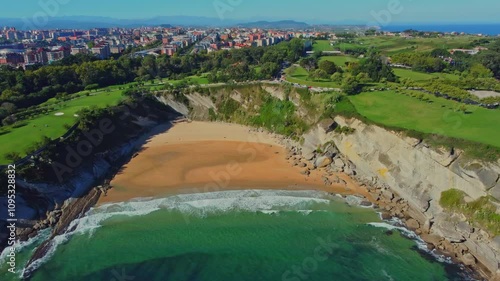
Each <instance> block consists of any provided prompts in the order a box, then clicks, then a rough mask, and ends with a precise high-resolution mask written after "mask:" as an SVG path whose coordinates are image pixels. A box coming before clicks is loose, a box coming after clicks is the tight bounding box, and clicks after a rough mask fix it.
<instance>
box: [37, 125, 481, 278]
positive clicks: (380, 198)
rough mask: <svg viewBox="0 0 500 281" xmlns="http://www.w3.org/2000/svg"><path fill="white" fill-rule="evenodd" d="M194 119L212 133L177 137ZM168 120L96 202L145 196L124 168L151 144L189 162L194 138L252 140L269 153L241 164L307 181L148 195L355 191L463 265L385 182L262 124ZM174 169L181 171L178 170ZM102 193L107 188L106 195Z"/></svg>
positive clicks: (182, 188)
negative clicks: (337, 166)
mask: <svg viewBox="0 0 500 281" xmlns="http://www.w3.org/2000/svg"><path fill="white" fill-rule="evenodd" d="M193 124H194V125H197V126H201V127H205V130H207V131H210V133H209V134H210V135H208V136H205V138H199V133H200V132H202V133H203V131H199V130H182V132H183V133H187V134H186V135H184V137H180V138H179V135H178V134H171V133H172V132H173V131H174V130H173V129H174V128H176V127H177V128H179V125H180V127H181V128H184V129H186V128H188V126H186V125H193ZM172 125H174V127H172V128H171V129H169V130H168V131H166V132H164V133H159V130H157V127H155V129H154V130H153V131H155V132H154V133H153V132H150V133H148V135H150V136H152V137H151V138H148V141H147V142H146V143H145V144H144V146H143V148H142V149H138V150H134V151H136V152H133V151H132V154H133V156H132V155H130V158H129V159H130V162H129V163H128V164H124V165H122V166H121V169H119V170H115V173H114V178H113V180H112V181H111V186H112V188H111V189H109V190H105V188H102V187H101V186H99V187H93V188H91V189H90V191H89V192H92V191H93V190H99V191H101V190H102V191H104V192H103V193H102V194H101V195H100V198H99V199H98V200H97V201H96V203H95V206H98V205H104V204H108V203H113V202H124V200H125V201H126V200H131V199H134V198H146V197H148V196H147V195H146V196H145V195H144V193H142V192H144V190H138V191H136V192H135V193H134V192H133V190H132V191H131V190H127V189H128V188H130V187H127V186H122V185H121V182H122V181H126V177H125V174H126V173H127V171H129V170H127V169H131V165H130V164H134V163H133V162H135V161H138V162H137V163H139V164H141V163H143V161H144V160H145V159H147V157H146V156H148V155H149V156H148V157H160V158H161V155H162V154H161V153H160V154H158V153H156V152H157V150H155V149H160V150H161V148H162V147H164V149H165V147H167V148H166V151H163V152H164V154H163V155H165V153H167V154H168V152H169V151H168V150H169V149H179V148H182V149H183V150H184V152H183V153H180V155H178V157H180V158H181V159H182V158H183V157H184V158H185V159H184V161H186V160H189V161H191V162H192V161H199V159H200V158H199V157H192V156H191V157H187V158H186V154H188V153H190V152H192V150H191V148H190V147H189V146H191V147H192V145H196V144H200V143H201V144H203V145H209V146H210V145H216V146H217V144H219V146H218V147H219V148H221V149H222V148H225V149H227V148H228V147H226V146H227V145H228V144H232V147H233V151H234V147H235V145H236V148H237V146H239V145H241V144H246V145H249V144H250V145H252V146H253V147H254V148H255V149H262V151H264V152H271V153H268V154H269V155H270V157H267V158H266V157H264V158H262V155H261V158H259V157H258V156H257V157H255V159H251V160H252V161H250V162H248V163H247V162H245V161H243V162H241V161H240V162H241V165H245V164H248V165H255V164H256V163H257V164H259V163H260V164H262V163H265V162H266V161H268V163H267V166H266V165H264V166H263V167H264V169H263V170H266V169H270V167H271V168H276V167H277V166H273V165H271V166H270V165H269V162H270V163H273V164H274V162H273V161H278V160H279V159H281V162H279V164H280V165H283V164H284V166H279V167H282V168H284V169H285V174H286V175H289V176H291V178H292V179H296V177H297V176H298V177H299V178H301V180H303V182H302V183H304V182H305V183H306V184H304V185H293V184H292V185H287V183H289V182H287V181H283V180H281V181H276V182H274V183H268V185H269V186H267V188H264V187H262V186H259V187H257V188H256V187H255V186H254V185H255V184H256V183H258V182H256V181H253V182H250V183H247V184H248V186H245V185H244V184H242V185H240V186H237V185H238V184H237V182H238V180H239V181H240V183H245V179H244V177H243V178H240V177H241V175H240V176H238V175H236V177H235V178H233V180H231V184H229V185H226V186H224V185H222V186H219V187H217V186H214V185H208V184H210V183H212V184H213V183H214V180H213V179H212V178H208V179H209V180H208V181H207V177H205V181H200V182H198V183H197V185H196V184H194V183H190V184H189V185H186V184H182V185H179V184H178V182H177V185H176V183H173V184H170V185H168V184H166V185H165V184H164V185H160V187H163V188H166V190H164V192H163V193H158V192H157V191H156V192H153V193H152V194H150V195H152V196H153V197H154V196H165V195H175V194H186V193H196V192H198V193H200V192H214V191H225V190H244V189H268V190H269V189H276V190H320V191H327V192H330V193H335V194H340V195H357V196H360V197H363V198H364V199H363V200H364V202H366V203H367V202H368V201H369V202H370V203H372V204H373V206H372V208H373V209H374V211H380V212H381V213H382V214H383V215H382V219H383V220H384V221H386V220H389V219H390V218H392V217H400V218H401V215H403V214H404V215H406V217H405V218H406V220H405V225H406V228H407V229H409V230H412V231H415V232H416V233H417V234H418V235H419V237H421V238H422V239H423V240H424V241H425V242H426V243H427V244H428V246H429V249H430V248H431V247H434V248H435V249H436V250H437V251H438V253H439V254H442V255H444V256H446V257H449V258H451V259H452V260H453V263H455V264H459V265H462V266H465V265H463V263H461V262H460V261H459V260H457V259H456V258H454V256H453V252H452V251H449V250H448V249H445V248H443V241H444V240H443V238H442V237H438V238H439V239H437V240H436V237H435V235H433V236H430V237H429V235H425V233H419V232H418V231H416V229H415V228H412V227H411V226H410V225H409V224H408V220H409V219H411V218H412V215H411V213H413V212H411V210H410V207H409V205H408V202H407V201H406V200H404V199H403V198H401V197H398V196H397V195H396V194H395V193H393V192H389V193H388V192H387V191H390V188H389V187H387V186H378V185H377V184H376V183H371V182H365V181H364V180H363V179H362V178H360V177H358V176H356V175H353V174H350V176H349V175H348V173H347V172H346V173H344V172H338V171H332V169H330V165H326V167H324V168H321V167H315V166H316V165H315V164H317V163H315V162H317V160H318V158H316V157H313V158H312V159H311V158H309V159H306V158H305V157H304V156H303V155H302V152H301V149H299V147H300V145H299V144H297V143H295V142H293V141H292V140H289V139H287V138H285V137H282V136H278V135H275V134H271V133H267V132H265V131H263V130H262V129H255V128H250V127H246V126H241V125H235V124H228V123H212V122H192V123H191V122H189V123H188V122H179V123H176V122H172ZM213 126H216V127H220V126H222V127H224V128H233V130H236V131H238V132H246V134H250V135H252V134H253V137H250V138H243V139H242V138H241V135H238V134H236V135H233V134H229V133H228V132H227V131H224V134H223V136H222V140H221V139H220V136H219V137H218V138H219V139H217V138H216V136H215V135H216V131H212V129H213ZM160 127H161V126H160ZM174 132H175V131H174ZM205 133H206V132H205ZM219 133H220V132H219ZM246 136H248V135H246ZM256 140H257V141H262V143H258V142H255V141H256ZM220 144H223V145H222V146H221V145H220ZM229 147H231V145H229ZM151 148H153V149H151ZM148 150H149V152H148ZM160 152H161V151H160ZM236 152H238V150H236ZM276 152H278V153H276ZM182 154H184V155H182ZM257 154H258V153H257ZM205 156H206V155H205ZM212 156H213V155H212ZM234 156H235V155H234V154H233V157H234ZM236 156H237V155H236ZM243 156H245V155H243ZM339 156H340V157H342V156H341V155H340V154H338V155H337V156H336V157H337V159H338V157H339ZM142 157H145V158H144V159H141V158H142ZM239 157H242V156H241V155H240V156H239ZM306 157H307V156H306ZM174 158H175V157H174ZM202 158H203V157H202ZM270 159H271V160H270ZM163 160H164V159H163ZM170 160H172V159H170ZM177 160H179V158H177ZM236 160H237V158H236ZM333 160H335V159H333ZM344 160H345V159H344ZM218 161H219V162H220V159H218ZM160 162H163V161H160ZM167 162H168V163H170V165H172V163H173V162H172V161H167ZM216 162H217V161H216ZM226 162H227V161H226ZM345 162H346V163H347V166H346V167H345V169H351V167H350V166H349V163H350V162H349V161H348V160H345ZM236 163H238V162H237V161H236ZM313 163H314V164H313ZM212 164H213V163H212ZM218 164H219V165H212V167H216V169H215V172H221V171H224V168H226V169H227V166H226V167H224V166H223V165H222V166H221V165H220V163H218ZM320 164H321V163H320ZM330 164H332V166H333V164H334V163H331V162H330ZM176 166H177V168H179V166H180V165H176ZM202 166H203V165H202ZM137 167H141V165H137ZM244 167H245V168H247V166H244ZM142 168H145V167H142ZM132 169H133V167H132ZM345 169H342V170H345ZM146 170H147V169H146ZM181 170H182V169H181ZM244 171H245V169H244ZM249 171H250V172H246V173H241V174H243V175H245V174H247V175H251V176H252V177H255V173H253V170H252V169H249ZM139 172H140V170H139ZM184 172H185V174H189V175H193V174H194V175H198V176H199V175H200V174H203V172H205V173H206V172H207V170H203V169H201V168H200V167H194V168H191V169H189V171H184ZM177 175H179V173H178V174H177ZM160 176H163V177H164V176H165V175H160ZM146 178H147V177H146ZM189 178H191V177H189ZM234 179H237V180H236V181H235V180H234ZM311 179H313V180H311ZM178 180H179V179H178ZM267 180H268V181H269V177H268V178H267ZM215 182H216V181H215ZM149 183H152V182H151V181H150V182H149ZM144 184H146V185H147V184H148V183H144ZM273 184H274V187H273V188H272V187H271V186H270V185H273ZM295 184H296V183H295ZM261 185H262V184H261ZM207 186H208V187H209V188H207V189H206V190H205V187H207ZM143 187H144V185H143ZM156 187H158V186H156ZM123 188H125V190H122V191H121V193H122V194H121V195H119V193H120V189H123ZM214 188H215V189H214ZM139 189H140V188H139ZM106 193H108V194H107V195H106ZM117 193H118V194H117ZM149 197H151V196H149ZM343 197H345V196H343ZM398 205H399V206H398ZM395 206H396V208H397V209H399V210H400V213H399V214H398V213H397V212H396V211H395ZM65 207H66V208H64V209H63V210H62V213H63V214H64V213H65V212H72V207H73V204H68V205H67V206H65ZM90 207H92V206H90ZM409 214H410V215H409ZM79 215H84V214H83V213H81V214H79ZM415 219H417V217H415ZM69 223H71V221H69V222H67V225H65V226H64V225H63V226H61V227H62V228H65V227H67V226H68V225H69ZM48 241H50V240H48ZM431 245H433V246H431ZM40 253H42V252H40ZM34 260H35V259H33V260H32V261H34ZM465 267H466V268H470V269H471V270H472V271H473V272H474V274H481V275H482V276H483V277H486V278H488V275H487V274H486V273H485V272H484V271H483V270H481V264H476V265H475V266H465ZM481 280H482V279H481Z"/></svg>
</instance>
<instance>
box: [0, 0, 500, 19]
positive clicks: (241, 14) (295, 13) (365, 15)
mask: <svg viewBox="0 0 500 281" xmlns="http://www.w3.org/2000/svg"><path fill="white" fill-rule="evenodd" d="M7 3H8V4H7ZM27 3H32V4H27ZM42 3H61V4H58V5H57V6H58V7H56V8H55V9H53V8H50V9H49V10H48V11H55V12H54V13H52V12H51V13H52V14H50V15H51V16H53V15H55V16H75V15H85V16H106V17H114V18H126V19H129V18H134V19H135V18H151V17H155V16H171V15H189V16H207V17H216V18H222V19H228V18H229V19H294V20H304V21H328V22H337V21H356V22H363V23H365V22H366V23H369V22H371V21H374V19H377V15H379V16H380V15H382V16H381V18H379V19H382V20H383V21H384V20H385V19H387V17H386V16H387V15H388V14H387V13H385V12H381V11H389V13H390V21H391V23H392V24H394V23H416V22H419V23H422V22H428V23H430V22H433V23H435V22H496V23H499V22H500V16H499V14H498V12H499V11H500V1H499V0H476V1H470V0H347V1H338V0H176V1H174V0H140V1H136V0H120V1H118V0H84V1H82V0H0V5H1V6H3V8H2V9H0V17H4V18H5V17H8V18H20V17H32V16H33V15H34V14H36V13H37V12H40V11H43V10H44V8H43V7H42V6H43V4H42ZM391 3H392V4H393V5H394V7H395V8H394V9H392V11H393V12H390V10H389V9H388V6H389V5H391ZM394 3H399V4H394ZM49 6H50V5H49ZM215 6H217V7H219V11H217V9H216V8H215ZM394 11H397V12H394ZM221 15H222V16H221Z"/></svg>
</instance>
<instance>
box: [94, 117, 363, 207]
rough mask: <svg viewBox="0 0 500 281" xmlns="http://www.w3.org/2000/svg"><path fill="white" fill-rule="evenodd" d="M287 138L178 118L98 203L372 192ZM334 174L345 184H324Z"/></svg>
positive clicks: (114, 181) (142, 151) (225, 125)
mask: <svg viewBox="0 0 500 281" xmlns="http://www.w3.org/2000/svg"><path fill="white" fill-rule="evenodd" d="M286 142H287V140H285V139H284V138H282V137H281V136H277V135H274V134H270V133H267V132H264V131H258V130H255V129H252V128H249V127H245V126H241V125H236V124H227V123H210V122H189V123H188V122H182V123H178V124H176V125H174V126H173V127H172V128H171V129H170V130H168V131H166V132H164V133H161V134H158V135H156V136H154V137H153V138H151V139H150V140H149V142H147V143H146V144H145V145H144V146H143V148H142V149H141V151H140V152H139V153H138V154H136V156H135V157H134V158H133V159H132V160H131V161H130V162H129V163H128V164H126V165H125V166H124V167H123V169H122V170H121V171H120V172H119V173H118V174H117V175H116V177H115V178H114V179H113V180H112V181H111V185H112V186H113V188H112V189H111V190H110V191H109V192H108V193H107V196H102V197H101V199H100V201H99V204H105V203H110V202H122V201H127V200H130V199H134V198H138V197H146V198H148V197H157V196H167V195H175V194H180V193H201V192H215V191H223V190H241V189H254V188H263V189H275V190H276V189H278V190H283V189H286V190H319V191H326V192H332V193H339V194H345V195H349V194H350V195H352V194H360V195H363V196H367V197H369V194H368V193H367V192H366V190H365V189H364V188H361V187H360V186H359V185H357V184H356V183H355V182H354V181H353V180H351V179H350V178H349V177H348V176H346V175H344V174H341V173H339V174H335V175H332V176H331V177H328V176H326V175H325V173H324V172H325V171H324V170H323V169H314V167H313V166H312V165H311V164H310V163H308V162H307V161H305V160H301V161H296V159H298V156H296V157H295V159H294V158H293V157H294V156H293V155H290V153H289V151H287V148H286V147H287V143H286ZM297 163H298V164H297ZM296 164H297V165H296ZM306 165H308V167H306ZM307 168H309V169H311V171H310V174H309V175H307V174H305V173H304V169H307ZM334 177H338V178H339V179H341V180H342V181H343V182H342V184H340V183H339V184H331V185H325V178H329V179H328V180H329V181H330V178H331V181H332V182H333V178H334ZM344 182H345V184H344Z"/></svg>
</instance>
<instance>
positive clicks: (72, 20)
mask: <svg viewBox="0 0 500 281" xmlns="http://www.w3.org/2000/svg"><path fill="white" fill-rule="evenodd" d="M28 21H29V19H28ZM237 22H238V21H236V20H229V19H228V20H224V21H222V20H220V19H218V18H209V17H194V16H162V17H154V18H149V19H115V18H108V17H93V16H71V17H53V18H49V19H48V21H47V23H46V24H44V25H41V26H36V25H33V26H30V25H26V22H25V21H24V20H22V19H17V18H0V26H13V27H16V28H17V29H56V28H61V29H65V28H67V29H89V28H96V27H103V28H109V27H139V26H160V25H165V26H195V27H215V26H231V25H234V24H236V23H237Z"/></svg>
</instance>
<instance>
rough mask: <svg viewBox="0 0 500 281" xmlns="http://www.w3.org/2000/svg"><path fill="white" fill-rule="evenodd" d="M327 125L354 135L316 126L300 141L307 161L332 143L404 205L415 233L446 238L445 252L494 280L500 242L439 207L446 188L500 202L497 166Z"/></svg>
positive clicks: (379, 132)
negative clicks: (481, 269) (482, 269)
mask: <svg viewBox="0 0 500 281" xmlns="http://www.w3.org/2000/svg"><path fill="white" fill-rule="evenodd" d="M331 124H333V126H337V125H338V126H343V127H350V128H353V129H355V131H354V133H351V134H337V133H335V132H328V128H331V126H330V125H328V126H324V125H325V124H323V125H318V126H317V127H315V128H314V129H313V130H311V131H310V132H309V133H308V134H306V135H305V136H304V143H303V145H302V153H303V155H305V157H306V158H307V157H311V156H312V155H313V154H314V153H315V151H316V150H317V148H318V147H321V146H322V145H324V144H326V143H328V142H332V141H333V142H334V143H335V145H336V146H337V148H338V150H339V151H340V152H341V153H342V154H343V155H344V157H346V158H347V159H346V160H348V161H350V162H351V163H352V164H351V166H353V167H355V173H356V178H358V179H359V180H360V181H361V182H366V183H367V184H370V183H377V184H379V185H382V186H384V187H386V188H388V190H390V192H389V193H392V192H393V193H395V194H397V195H398V196H399V197H401V198H403V199H404V200H406V201H407V202H408V204H409V205H410V207H411V208H410V210H409V211H408V214H409V215H410V216H411V218H412V221H411V222H410V224H413V225H414V227H413V228H420V229H419V232H422V233H423V234H424V235H426V234H428V235H435V237H437V236H439V237H443V238H445V240H444V241H441V243H442V242H445V243H447V244H449V247H450V249H446V248H447V247H446V245H445V246H444V250H451V249H452V248H453V249H454V250H455V251H456V250H457V249H458V250H459V252H460V251H461V254H457V258H458V259H461V260H462V261H463V262H464V263H466V264H474V263H475V261H476V260H477V261H479V263H480V264H482V265H483V266H485V267H486V268H487V269H488V271H490V272H491V273H493V274H494V275H495V274H499V273H500V271H499V262H500V237H491V236H490V235H489V234H488V233H487V232H485V231H483V230H481V229H479V228H478V227H477V226H475V225H473V224H471V223H469V222H467V220H466V218H465V217H464V216H463V215H459V214H451V213H448V212H446V211H445V210H444V209H443V208H442V207H441V206H440V204H439V200H440V197H441V193H442V192H443V191H447V190H450V189H458V190H461V191H463V192H465V194H466V195H467V196H466V200H471V201H472V200H476V199H478V198H481V197H483V196H492V197H494V198H496V199H500V181H499V177H500V163H481V162H479V161H475V160H467V159H466V158H465V157H462V156H461V154H460V152H459V151H439V150H435V149H433V148H429V147H428V146H427V145H425V143H422V142H420V141H419V140H416V139H412V138H408V137H405V136H402V135H400V134H397V133H394V132H390V131H387V130H385V129H383V128H380V127H377V126H373V125H366V124H364V123H363V122H361V121H359V120H356V119H346V118H343V117H336V118H335V122H331ZM391 196H393V195H391ZM390 199H391V198H389V201H390ZM497 213H498V211H497ZM407 219H408V218H407ZM414 220H416V222H414ZM407 224H408V220H407ZM439 239H440V238H439ZM437 242H438V241H436V244H437ZM462 250H463V251H462ZM471 255H472V256H471Z"/></svg>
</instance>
